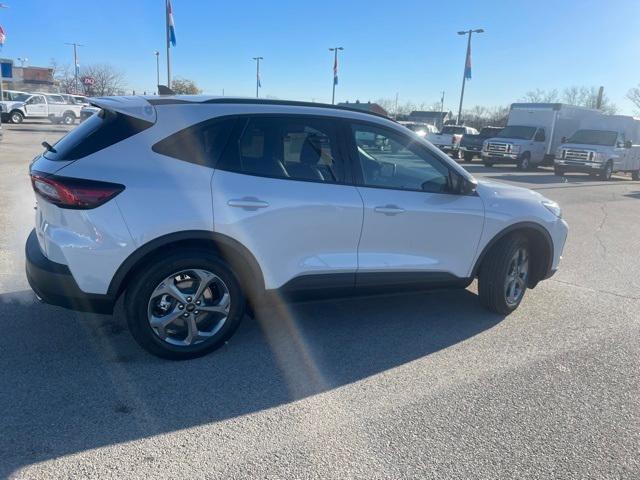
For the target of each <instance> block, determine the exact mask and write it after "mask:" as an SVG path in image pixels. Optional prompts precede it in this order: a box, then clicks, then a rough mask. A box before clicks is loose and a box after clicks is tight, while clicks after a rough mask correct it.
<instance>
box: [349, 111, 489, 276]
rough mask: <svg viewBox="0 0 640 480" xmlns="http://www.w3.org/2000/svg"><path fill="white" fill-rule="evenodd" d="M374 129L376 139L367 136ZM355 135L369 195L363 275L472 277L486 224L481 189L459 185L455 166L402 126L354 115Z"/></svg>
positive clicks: (362, 188) (358, 171)
mask: <svg viewBox="0 0 640 480" xmlns="http://www.w3.org/2000/svg"><path fill="white" fill-rule="evenodd" d="M372 135H374V136H375V137H376V138H378V141H377V142H376V145H375V146H373V147H372V146H371V145H370V144H369V143H365V142H362V141H361V140H360V139H361V138H365V137H371V136H372ZM350 138H351V140H352V149H351V156H352V158H353V159H354V164H355V169H354V176H355V177H356V179H357V182H358V184H359V186H358V191H359V192H360V194H361V195H362V199H363V201H364V222H363V228H362V235H361V239H360V243H359V247H358V274H357V278H356V283H357V284H358V285H360V286H368V285H372V284H374V285H375V284H395V285H398V284H403V283H424V282H430V281H435V282H438V283H439V282H440V281H449V280H457V279H464V278H467V277H468V276H469V275H470V271H471V267H472V262H473V259H474V258H475V255H476V249H477V247H478V242H479V240H480V235H481V233H482V228H483V224H484V206H483V203H482V200H481V199H480V197H478V196H477V195H475V194H457V193H453V191H452V190H453V189H452V188H451V181H452V179H453V178H455V176H456V175H457V176H459V175H460V174H459V173H457V172H456V171H455V169H454V168H453V166H451V165H449V164H448V163H447V162H446V160H444V159H443V158H442V157H441V156H440V155H439V154H438V153H436V152H432V151H431V150H430V149H429V148H428V147H427V146H426V145H425V144H424V143H422V142H420V141H419V140H416V139H413V138H411V137H408V136H406V135H405V134H403V133H401V132H398V131H397V130H394V129H391V128H390V127H384V126H379V125H374V124H370V123H360V122H354V123H352V124H351V125H350Z"/></svg>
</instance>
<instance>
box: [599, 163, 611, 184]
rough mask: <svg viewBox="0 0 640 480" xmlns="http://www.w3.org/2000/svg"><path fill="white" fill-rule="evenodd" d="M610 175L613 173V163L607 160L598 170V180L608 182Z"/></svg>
mask: <svg viewBox="0 0 640 480" xmlns="http://www.w3.org/2000/svg"><path fill="white" fill-rule="evenodd" d="M611 175H613V163H611V160H609V161H608V162H607V164H606V165H605V167H604V168H603V169H602V171H601V172H600V180H604V181H607V182H608V181H609V180H611Z"/></svg>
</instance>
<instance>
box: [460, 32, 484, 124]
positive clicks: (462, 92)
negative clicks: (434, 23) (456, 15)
mask: <svg viewBox="0 0 640 480" xmlns="http://www.w3.org/2000/svg"><path fill="white" fill-rule="evenodd" d="M483 32H484V30H483V29H482V28H478V29H476V30H465V31H463V32H458V35H467V54H466V55H465V56H464V70H463V71H462V90H461V91H460V106H459V107H458V121H457V122H456V123H457V124H458V125H460V122H461V120H462V100H463V99H464V86H465V83H466V81H467V61H468V60H469V54H470V53H471V34H472V33H483ZM469 68H471V65H469ZM469 78H471V77H469Z"/></svg>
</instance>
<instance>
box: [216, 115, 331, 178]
mask: <svg viewBox="0 0 640 480" xmlns="http://www.w3.org/2000/svg"><path fill="white" fill-rule="evenodd" d="M218 168H220V169H222V170H229V171H234V172H238V173H245V174H248V175H258V176H267V177H275V178H289V179H292V180H310V181H316V182H331V183H336V182H342V181H343V180H344V165H343V162H342V160H341V156H340V154H339V152H338V142H337V135H336V129H335V127H334V125H333V124H332V123H331V121H329V120H324V119H317V118H304V117H255V118H250V119H248V120H246V123H245V125H244V128H243V129H242V131H241V132H240V134H239V137H238V138H237V140H235V141H233V140H232V141H230V142H229V145H228V147H227V150H226V151H225V154H224V158H223V159H222V161H221V162H220V163H219V164H218Z"/></svg>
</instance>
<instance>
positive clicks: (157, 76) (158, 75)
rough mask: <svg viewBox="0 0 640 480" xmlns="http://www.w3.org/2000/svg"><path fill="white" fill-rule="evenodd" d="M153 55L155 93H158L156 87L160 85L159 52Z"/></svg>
mask: <svg viewBox="0 0 640 480" xmlns="http://www.w3.org/2000/svg"><path fill="white" fill-rule="evenodd" d="M153 54H154V55H155V56H156V92H157V91H158V85H160V52H159V51H158V50H155V51H154V52H153Z"/></svg>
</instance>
